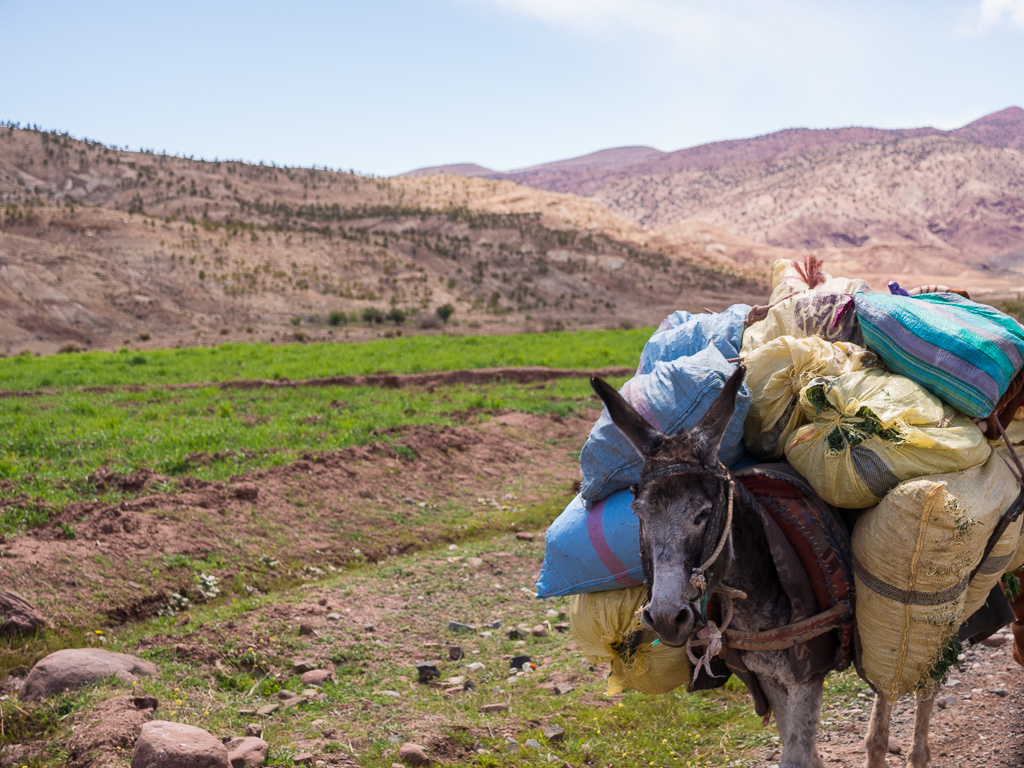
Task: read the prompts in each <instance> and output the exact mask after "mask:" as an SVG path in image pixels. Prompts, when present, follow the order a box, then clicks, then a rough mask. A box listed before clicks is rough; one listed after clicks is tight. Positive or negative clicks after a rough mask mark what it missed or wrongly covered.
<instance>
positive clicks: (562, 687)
mask: <svg viewBox="0 0 1024 768" xmlns="http://www.w3.org/2000/svg"><path fill="white" fill-rule="evenodd" d="M575 690H576V689H575V688H573V687H572V686H571V685H569V684H568V683H555V687H554V691H555V696H564V695H565V694H567V693H572V692H573V691H575Z"/></svg>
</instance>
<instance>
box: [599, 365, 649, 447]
mask: <svg viewBox="0 0 1024 768" xmlns="http://www.w3.org/2000/svg"><path fill="white" fill-rule="evenodd" d="M590 386H591V387H593V388H594V391H595V392H597V396H598V397H600V398H601V400H603V401H604V405H605V407H606V408H607V409H608V415H609V416H611V417H612V423H613V424H615V426H616V427H618V428H619V429H620V430H621V431H622V434H624V435H625V436H626V438H627V439H628V440H629V442H631V443H632V444H633V447H634V448H636V449H637V450H638V451H639V452H640V454H641V455H642V456H644V457H646V456H647V454H649V453H650V452H651V450H652V449H653V448H654V447H655V446H657V445H659V444H660V443H661V442H662V441H663V440H664V439H665V436H664V435H663V434H661V432H659V431H658V430H656V429H655V428H654V427H652V426H651V425H650V424H648V423H647V421H646V420H645V419H644V417H643V416H641V415H640V414H639V413H637V412H636V410H635V409H634V408H633V406H632V405H630V404H629V403H628V402H626V398H624V397H623V396H622V395H620V394H619V393H618V392H617V391H616V390H615V387H613V386H612V385H611V384H609V383H608V382H607V381H605V380H604V379H599V378H598V377H597V376H591V377H590Z"/></svg>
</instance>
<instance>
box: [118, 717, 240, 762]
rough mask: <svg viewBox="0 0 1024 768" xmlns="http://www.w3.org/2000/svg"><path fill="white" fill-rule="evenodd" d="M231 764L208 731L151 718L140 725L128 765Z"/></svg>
mask: <svg viewBox="0 0 1024 768" xmlns="http://www.w3.org/2000/svg"><path fill="white" fill-rule="evenodd" d="M185 766H187V768H231V762H230V760H229V759H228V750H227V747H225V746H224V745H223V744H221V743H220V741H219V740H218V739H217V737H215V736H214V735H213V734H211V733H207V732H206V731H204V730H203V729H202V728H196V727H195V726H192V725H185V724H184V723H171V722H168V721H166V720H153V721H151V722H148V723H146V724H145V725H143V726H142V732H141V733H140V734H139V740H138V741H137V742H136V743H135V753H134V754H133V755H132V764H131V768H179V767H180V768H184V767H185Z"/></svg>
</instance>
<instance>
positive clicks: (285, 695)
mask: <svg viewBox="0 0 1024 768" xmlns="http://www.w3.org/2000/svg"><path fill="white" fill-rule="evenodd" d="M296 696H298V694H297V693H296V692H295V691H289V690H288V689H287V688H282V689H281V690H279V691H278V692H277V693H275V694H274V698H275V699H281V700H282V701H284V700H285V699H294V698H295V697H296Z"/></svg>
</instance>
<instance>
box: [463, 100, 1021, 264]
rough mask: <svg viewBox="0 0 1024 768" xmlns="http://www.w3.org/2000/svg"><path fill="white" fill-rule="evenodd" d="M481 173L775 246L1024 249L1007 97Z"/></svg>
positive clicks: (969, 255) (657, 223) (662, 223)
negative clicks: (830, 126) (918, 115)
mask: <svg viewBox="0 0 1024 768" xmlns="http://www.w3.org/2000/svg"><path fill="white" fill-rule="evenodd" d="M630 158H634V159H633V160H630ZM478 168H479V167H478ZM449 170H450V172H455V173H457V172H458V171H457V170H455V169H449ZM478 172H479V171H478ZM492 177H493V178H502V179H507V180H512V181H516V182H519V183H521V184H527V185H530V186H534V187H538V188H541V189H547V190H556V191H561V192H571V193H573V194H577V195H584V196H587V197H589V198H590V199H592V200H594V201H595V202H598V203H600V204H601V205H602V206H604V207H605V208H607V209H608V210H609V211H612V212H614V213H617V214H620V215H622V216H624V217H626V218H627V219H628V220H630V221H632V222H634V223H636V224H639V225H641V226H643V227H646V228H649V229H656V230H664V229H672V228H677V227H679V226H680V225H684V224H687V223H692V222H704V223H707V224H711V225H714V226H717V227H721V228H723V229H725V230H727V231H728V232H731V233H733V234H735V235H739V236H741V237H744V238H747V239H750V240H753V241H756V242H759V243H764V244H767V245H775V246H779V247H783V248H793V249H798V250H808V249H823V248H830V247H832V248H860V247H863V246H869V247H878V246H898V247H902V248H912V249H920V248H924V249H937V250H938V252H939V253H940V254H942V255H941V256H940V258H947V259H948V258H953V259H955V260H957V261H959V262H960V263H961V264H962V265H963V266H964V267H969V266H977V267H997V268H998V267H999V266H1000V265H1002V266H1005V264H1004V262H1005V261H1006V260H1007V257H1008V256H1009V260H1010V261H1011V262H1013V261H1014V260H1015V257H1016V256H1019V254H1017V252H1018V251H1020V250H1021V249H1024V110H1022V109H1020V108H1018V107H1011V108H1009V109H1005V110H1003V111H1001V112H997V113H995V114H992V115H989V116H987V117H984V118H982V119H980V120H977V121H975V122H973V123H971V124H969V125H966V126H964V127H962V128H958V129H956V130H953V131H940V130H938V129H935V128H915V129H909V130H880V129H873V128H842V129H836V130H809V129H792V130H786V131H779V132H777V133H772V134H768V135H766V136H760V137H757V138H753V139H745V140H739V141H724V142H716V143H713V144H706V145H703V146H699V147H693V148H689V149H683V150H679V151H678V152H658V151H657V150H652V149H650V148H648V147H626V148H622V149H618V150H605V151H604V152H597V153H594V154H592V155H586V156H584V157H581V158H575V159H573V160H568V161H560V162H556V163H548V164H546V165H540V166H536V167H534V168H528V169H524V170H521V171H515V172H512V173H507V174H492ZM847 255H851V256H852V255H853V254H847Z"/></svg>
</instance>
